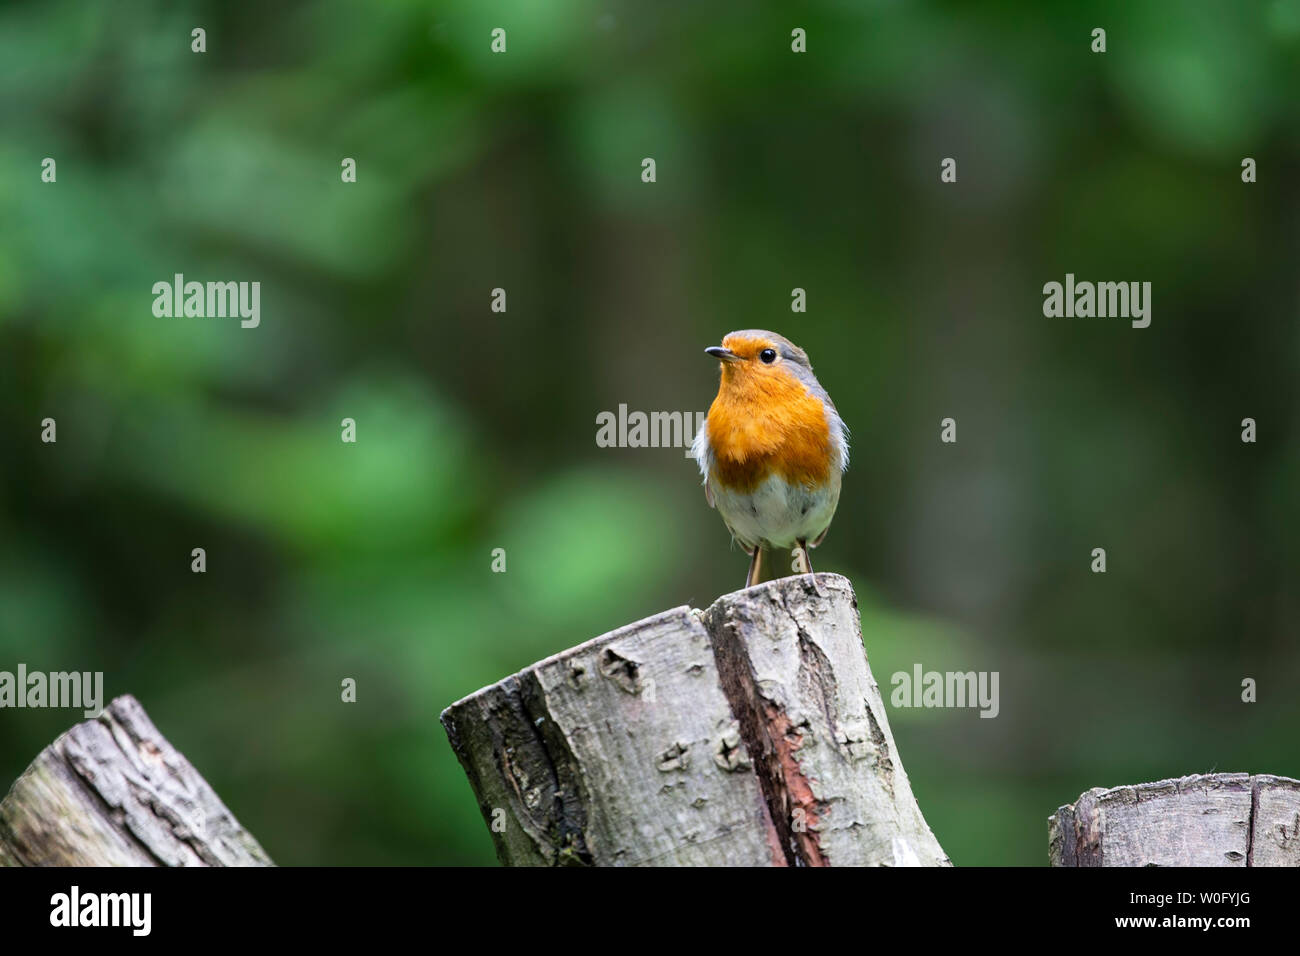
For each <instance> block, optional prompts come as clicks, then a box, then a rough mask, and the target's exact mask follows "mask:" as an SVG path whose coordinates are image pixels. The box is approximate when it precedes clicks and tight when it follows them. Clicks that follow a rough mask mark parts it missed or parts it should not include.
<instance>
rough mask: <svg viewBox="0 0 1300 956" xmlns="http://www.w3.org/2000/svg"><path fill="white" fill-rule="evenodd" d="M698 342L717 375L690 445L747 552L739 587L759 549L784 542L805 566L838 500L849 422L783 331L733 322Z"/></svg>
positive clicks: (757, 564)
mask: <svg viewBox="0 0 1300 956" xmlns="http://www.w3.org/2000/svg"><path fill="white" fill-rule="evenodd" d="M704 351H705V352H706V353H708V354H709V355H711V356H713V357H714V358H716V359H717V360H718V361H719V362H720V363H721V367H722V381H721V383H720V384H719V385H718V397H717V398H715V399H714V400H713V405H712V406H711V407H710V408H709V415H708V418H706V419H705V421H704V423H703V424H702V425H701V426H700V430H699V433H698V434H697V435H696V436H695V441H694V443H693V444H692V446H691V450H692V452H693V454H694V456H695V459H696V461H697V462H698V463H699V466H700V472H701V474H703V476H704V497H705V499H706V500H707V501H708V502H709V507H711V508H717V509H718V512H719V513H720V514H721V515H722V520H723V522H724V523H725V524H726V526H727V530H728V531H730V532H731V536H732V538H734V539H735V540H736V541H739V542H740V546H741V547H742V548H744V549H745V553H746V554H748V555H749V556H750V561H749V574H748V575H746V577H745V587H750V586H751V585H754V584H758V583H759V581H761V580H762V575H763V552H764V551H767V550H775V549H780V550H785V549H786V548H789V549H791V555H792V557H793V558H794V563H793V564H792V566H791V570H793V571H796V572H799V573H804V574H812V573H813V570H812V562H811V561H810V560H809V558H808V549H809V548H815V547H817V546H818V545H819V544H821V543H822V539H823V538H825V537H826V532H827V531H828V530H829V529H830V524H831V518H832V517H834V515H835V506H836V505H837V504H839V500H840V474H841V473H842V472H843V471H844V470H845V469H846V468H847V467H848V465H849V444H848V429H847V428H846V427H845V425H844V422H843V421H842V420H841V419H840V416H839V413H838V412H837V411H836V410H835V403H834V402H832V401H831V397H830V396H829V395H827V394H826V389H824V388H822V387H821V384H820V383H819V382H818V381H817V377H816V376H815V375H813V370H812V366H811V365H810V364H809V363H808V354H807V353H806V352H804V350H803V349H801V348H799V346H797V345H795V344H794V343H793V342H791V341H790V340H789V339H787V338H785V337H784V336H781V335H777V334H776V333H775V332H767V331H764V330H762V329H748V330H746V331H743V332H732V333H731V334H729V335H727V336H726V337H725V338H724V339H723V340H722V344H721V345H715V346H712V347H711V348H707V349H705V350H704ZM813 586H814V587H817V578H816V576H815V575H814V576H813ZM818 590H820V588H818Z"/></svg>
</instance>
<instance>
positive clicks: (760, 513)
mask: <svg viewBox="0 0 1300 956" xmlns="http://www.w3.org/2000/svg"><path fill="white" fill-rule="evenodd" d="M709 484H710V490H711V491H712V492H713V501H714V504H715V505H716V506H717V508H718V513H719V514H721V515H722V520H723V521H725V522H726V523H727V528H728V529H729V530H730V531H731V533H732V535H733V536H734V537H735V539H736V540H737V541H739V542H740V543H741V544H742V545H744V546H745V547H746V548H752V547H754V545H755V544H761V545H762V546H763V547H765V548H792V547H794V544H795V542H796V541H811V540H812V539H813V538H816V537H817V536H818V535H819V534H821V533H822V532H823V531H825V530H826V528H827V526H828V525H830V523H831V518H833V517H834V516H835V506H836V505H837V504H839V501H840V472H839V469H838V468H835V469H832V470H831V475H830V480H829V481H828V482H827V483H826V484H824V485H822V486H820V487H818V488H805V487H803V486H802V485H791V484H788V483H787V482H786V481H785V479H783V478H781V477H780V476H779V475H775V474H773V475H769V476H768V477H767V478H765V479H764V480H763V482H762V484H760V485H759V486H758V487H757V488H755V489H754V490H753V492H751V493H749V494H745V493H741V492H734V491H728V490H727V489H726V488H724V487H722V486H721V485H720V484H719V483H718V482H717V481H711V482H710V483H709Z"/></svg>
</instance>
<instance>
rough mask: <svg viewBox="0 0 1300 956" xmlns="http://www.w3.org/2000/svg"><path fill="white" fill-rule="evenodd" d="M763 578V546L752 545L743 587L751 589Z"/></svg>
mask: <svg viewBox="0 0 1300 956" xmlns="http://www.w3.org/2000/svg"><path fill="white" fill-rule="evenodd" d="M762 577H763V546H762V545H758V544H756V545H754V550H753V551H752V552H751V553H750V557H749V573H748V574H747V575H745V587H747V588H752V587H753V586H754V585H755V584H757V583H758V582H759V580H760V579H761V578H762Z"/></svg>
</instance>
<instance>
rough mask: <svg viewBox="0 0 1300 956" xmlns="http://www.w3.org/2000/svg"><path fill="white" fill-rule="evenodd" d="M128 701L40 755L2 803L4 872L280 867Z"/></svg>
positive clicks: (0, 837)
mask: <svg viewBox="0 0 1300 956" xmlns="http://www.w3.org/2000/svg"><path fill="white" fill-rule="evenodd" d="M272 865H273V864H272V863H271V859H270V857H268V856H267V855H266V851H265V850H263V849H262V847H261V846H260V845H259V844H258V842H257V840H255V839H254V838H253V835H252V834H251V833H249V832H248V831H247V830H245V829H244V828H243V827H242V826H240V825H239V821H238V820H236V819H235V817H234V815H233V814H232V813H231V812H230V811H229V810H227V809H226V805H225V804H224V803H222V802H221V799H220V798H219V797H218V796H217V794H216V793H215V791H213V789H212V788H211V787H210V786H208V782H207V781H206V780H204V779H203V778H202V777H201V776H199V772H198V771H197V770H195V769H194V767H193V766H192V765H191V764H190V762H189V761H188V760H186V759H185V757H184V756H183V755H182V754H181V753H180V752H179V751H177V750H176V749H175V748H174V747H172V745H171V744H170V743H168V742H167V739H166V738H165V737H163V735H162V734H160V733H159V732H158V728H157V727H155V726H154V725H153V722H152V721H150V720H149V716H148V714H146V713H145V712H144V708H143V707H141V706H140V703H139V702H138V701H137V700H136V699H135V698H134V697H131V696H129V695H127V696H123V697H119V698H117V699H116V700H114V701H113V702H112V703H111V704H109V705H108V707H107V708H106V709H105V710H104V712H103V714H101V715H100V716H99V717H98V718H96V719H93V720H87V721H84V722H83V723H80V724H77V725H76V726H75V727H73V728H72V729H71V730H69V731H67V732H66V733H65V734H63V735H62V736H61V737H59V739H58V740H56V741H54V743H52V744H50V745H49V746H48V747H46V748H45V749H44V750H42V751H41V752H40V754H39V755H38V756H37V758H36V759H35V760H33V761H32V764H31V766H30V767H28V768H27V769H26V770H25V771H24V772H23V775H22V776H21V777H19V778H18V779H17V780H16V781H15V782H14V785H13V787H12V788H10V790H9V795H8V796H6V797H5V798H4V801H3V802H0V866H272Z"/></svg>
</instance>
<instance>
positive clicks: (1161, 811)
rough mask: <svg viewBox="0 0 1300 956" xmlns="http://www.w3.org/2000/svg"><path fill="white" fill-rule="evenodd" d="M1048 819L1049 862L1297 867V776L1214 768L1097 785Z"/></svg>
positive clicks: (1299, 793)
mask: <svg viewBox="0 0 1300 956" xmlns="http://www.w3.org/2000/svg"><path fill="white" fill-rule="evenodd" d="M1047 825H1048V859H1049V860H1050V861H1051V864H1052V866H1300V780H1292V779H1291V778H1290V777H1275V776H1272V775H1270V774H1255V775H1254V776H1252V775H1250V774H1248V773H1215V774H1204V775H1202V774H1196V775H1193V776H1190V777H1182V778H1179V779H1177V780H1161V781H1159V782H1158V783H1143V784H1138V785H1137V786H1135V787H1115V788H1114V789H1112V790H1104V789H1101V788H1096V789H1093V790H1089V791H1088V792H1087V793H1085V794H1083V795H1082V796H1080V797H1079V799H1078V800H1077V801H1076V802H1075V803H1073V804H1071V805H1070V806H1066V807H1061V808H1060V809H1059V810H1057V811H1056V813H1054V814H1053V815H1052V816H1051V817H1049V818H1048V821H1047Z"/></svg>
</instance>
